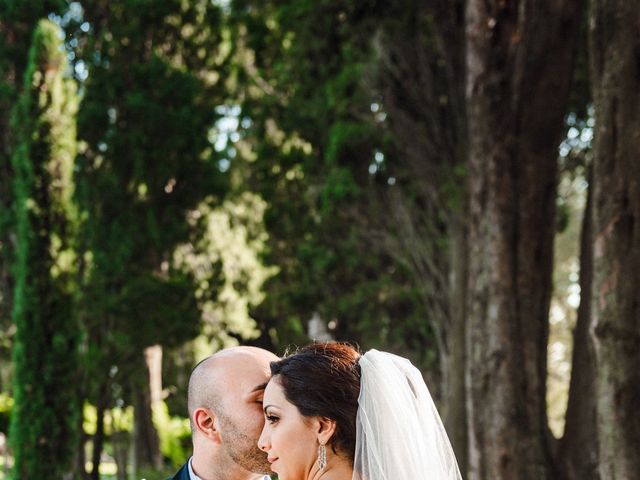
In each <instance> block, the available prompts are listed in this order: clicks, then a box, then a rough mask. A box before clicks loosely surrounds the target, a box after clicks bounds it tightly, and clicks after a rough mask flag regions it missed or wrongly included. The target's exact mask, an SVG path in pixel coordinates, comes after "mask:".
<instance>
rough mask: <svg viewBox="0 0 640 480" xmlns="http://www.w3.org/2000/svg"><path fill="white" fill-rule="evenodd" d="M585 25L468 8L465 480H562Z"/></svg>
mask: <svg viewBox="0 0 640 480" xmlns="http://www.w3.org/2000/svg"><path fill="white" fill-rule="evenodd" d="M578 14H579V9H578V2H575V1H553V2H552V1H543V0H536V1H533V0H531V1H520V2H485V1H481V0H470V1H469V2H468V3H467V47H468V48H467V69H468V72H467V75H468V76H467V102H468V103H467V108H468V125H469V158H470V161H469V192H470V230H469V258H470V261H469V284H468V285H469V291H468V319H469V321H468V325H467V362H468V368H467V389H468V397H467V406H468V413H469V442H470V469H469V476H468V478H469V479H470V480H480V479H489V478H490V479H494V480H498V479H514V478H517V479H519V480H527V479H535V480H541V479H551V478H556V475H555V471H554V464H553V458H552V454H551V451H550V445H549V439H550V433H549V430H548V425H547V415H546V400H545V396H546V359H547V339H548V330H549V326H548V312H549V304H550V298H551V287H552V284H551V280H552V275H551V274H552V263H553V238H554V233H555V232H554V215H555V201H556V182H557V171H558V168H557V145H558V142H559V140H560V136H561V133H562V130H563V116H564V114H565V109H566V104H567V100H568V91H569V85H570V80H571V70H572V58H573V50H574V45H575V43H576V37H577V35H576V33H577V27H578V24H579V15H578Z"/></svg>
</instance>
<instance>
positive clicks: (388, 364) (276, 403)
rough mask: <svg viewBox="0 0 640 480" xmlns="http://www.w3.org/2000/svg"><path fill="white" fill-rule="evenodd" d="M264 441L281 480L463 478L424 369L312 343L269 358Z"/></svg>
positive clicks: (387, 357)
mask: <svg viewBox="0 0 640 480" xmlns="http://www.w3.org/2000/svg"><path fill="white" fill-rule="evenodd" d="M271 375H272V377H271V380H270V381H269V383H268V384H267V387H266V389H265V392H264V398H263V408H264V414H265V425H264V428H263V430H262V434H261V435H260V438H259V440H258V446H259V447H260V449H261V450H263V451H264V452H266V453H267V457H268V460H269V462H270V464H271V470H273V472H275V473H277V474H278V478H279V480H317V479H320V478H322V479H323V480H400V479H401V480H418V479H426V480H461V478H462V477H461V475H460V471H459V470H458V465H457V463H456V459H455V455H454V453H453V450H452V448H451V445H450V443H449V439H448V438H447V434H446V432H445V430H444V427H443V425H442V422H441V421H440V416H439V415H438V412H437V410H436V408H435V405H434V403H433V400H432V399H431V395H430V394H429V391H428V389H427V386H426V385H425V383H424V380H423V379H422V375H421V374H420V372H419V371H418V370H417V369H416V368H415V367H414V366H413V365H411V363H410V362H409V361H408V360H407V359H405V358H402V357H398V356H396V355H393V354H390V353H386V352H379V351H377V350H370V351H368V352H367V353H365V354H364V355H360V354H359V353H358V352H357V351H356V350H355V349H353V348H352V347H351V346H349V345H346V344H341V343H314V344H311V345H308V346H306V347H304V348H302V349H301V350H299V351H297V352H296V353H294V354H293V355H290V356H288V357H285V358H283V359H282V360H280V361H277V362H273V363H271Z"/></svg>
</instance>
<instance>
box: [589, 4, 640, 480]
mask: <svg viewBox="0 0 640 480" xmlns="http://www.w3.org/2000/svg"><path fill="white" fill-rule="evenodd" d="M590 16H591V18H590V40H591V53H592V56H591V85H592V92H593V99H594V107H595V119H596V129H595V135H594V139H595V141H594V181H593V188H594V192H593V195H594V198H593V200H594V206H593V208H594V212H593V215H594V217H593V222H594V223H593V227H594V244H593V249H594V258H593V285H592V291H591V294H592V303H591V308H592V312H591V334H592V338H593V342H594V345H595V354H596V371H597V380H596V382H597V384H596V391H597V396H596V398H597V410H598V441H599V448H600V468H599V469H600V475H601V477H602V479H603V480H609V479H616V480H617V479H631V478H637V477H638V472H640V455H639V454H638V452H640V415H638V411H637V410H638V405H640V388H639V387H638V386H639V385H640V301H639V300H638V292H639V291H640V161H639V160H638V145H640V72H639V63H638V52H639V51H640V28H639V24H638V21H639V17H638V4H637V2H632V1H624V0H618V1H614V0H612V1H603V0H594V1H593V2H592V3H591V12H590Z"/></svg>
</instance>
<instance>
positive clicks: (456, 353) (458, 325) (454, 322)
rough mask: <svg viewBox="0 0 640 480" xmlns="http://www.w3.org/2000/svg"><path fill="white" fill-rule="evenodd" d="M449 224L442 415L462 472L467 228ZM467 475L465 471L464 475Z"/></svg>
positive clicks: (464, 453) (466, 447) (465, 441)
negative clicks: (448, 318) (446, 359)
mask: <svg viewBox="0 0 640 480" xmlns="http://www.w3.org/2000/svg"><path fill="white" fill-rule="evenodd" d="M456 223H457V224H456V225H454V226H453V227H452V228H451V239H450V242H451V273H452V275H451V299H450V302H449V306H450V308H451V323H450V326H449V330H450V331H449V371H450V372H451V374H450V375H449V382H448V383H447V391H445V392H444V398H445V401H444V403H443V404H444V405H446V409H445V415H444V416H443V419H444V423H445V427H446V429H447V433H448V435H449V439H450V440H451V444H452V445H453V449H454V451H455V452H456V458H457V460H458V467H459V468H460V471H461V472H462V473H463V475H464V474H466V472H467V471H468V467H469V465H468V463H469V462H468V458H467V452H468V450H469V439H468V436H467V434H468V432H467V420H468V419H467V410H466V405H467V402H466V388H465V379H464V371H465V364H466V361H465V359H466V352H465V338H466V328H465V327H466V318H467V312H466V299H467V285H466V283H467V274H468V266H469V263H468V262H469V258H468V255H467V232H466V225H465V223H464V222H456ZM465 476H466V475H465Z"/></svg>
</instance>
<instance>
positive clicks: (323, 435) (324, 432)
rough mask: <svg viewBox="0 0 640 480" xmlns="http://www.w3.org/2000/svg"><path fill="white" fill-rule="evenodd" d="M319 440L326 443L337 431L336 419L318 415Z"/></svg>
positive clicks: (323, 443)
mask: <svg viewBox="0 0 640 480" xmlns="http://www.w3.org/2000/svg"><path fill="white" fill-rule="evenodd" d="M317 432H318V442H319V443H321V444H322V445H325V444H327V443H328V442H329V440H331V437H333V434H334V433H336V421H335V420H332V419H330V418H327V417H318V427H317Z"/></svg>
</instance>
